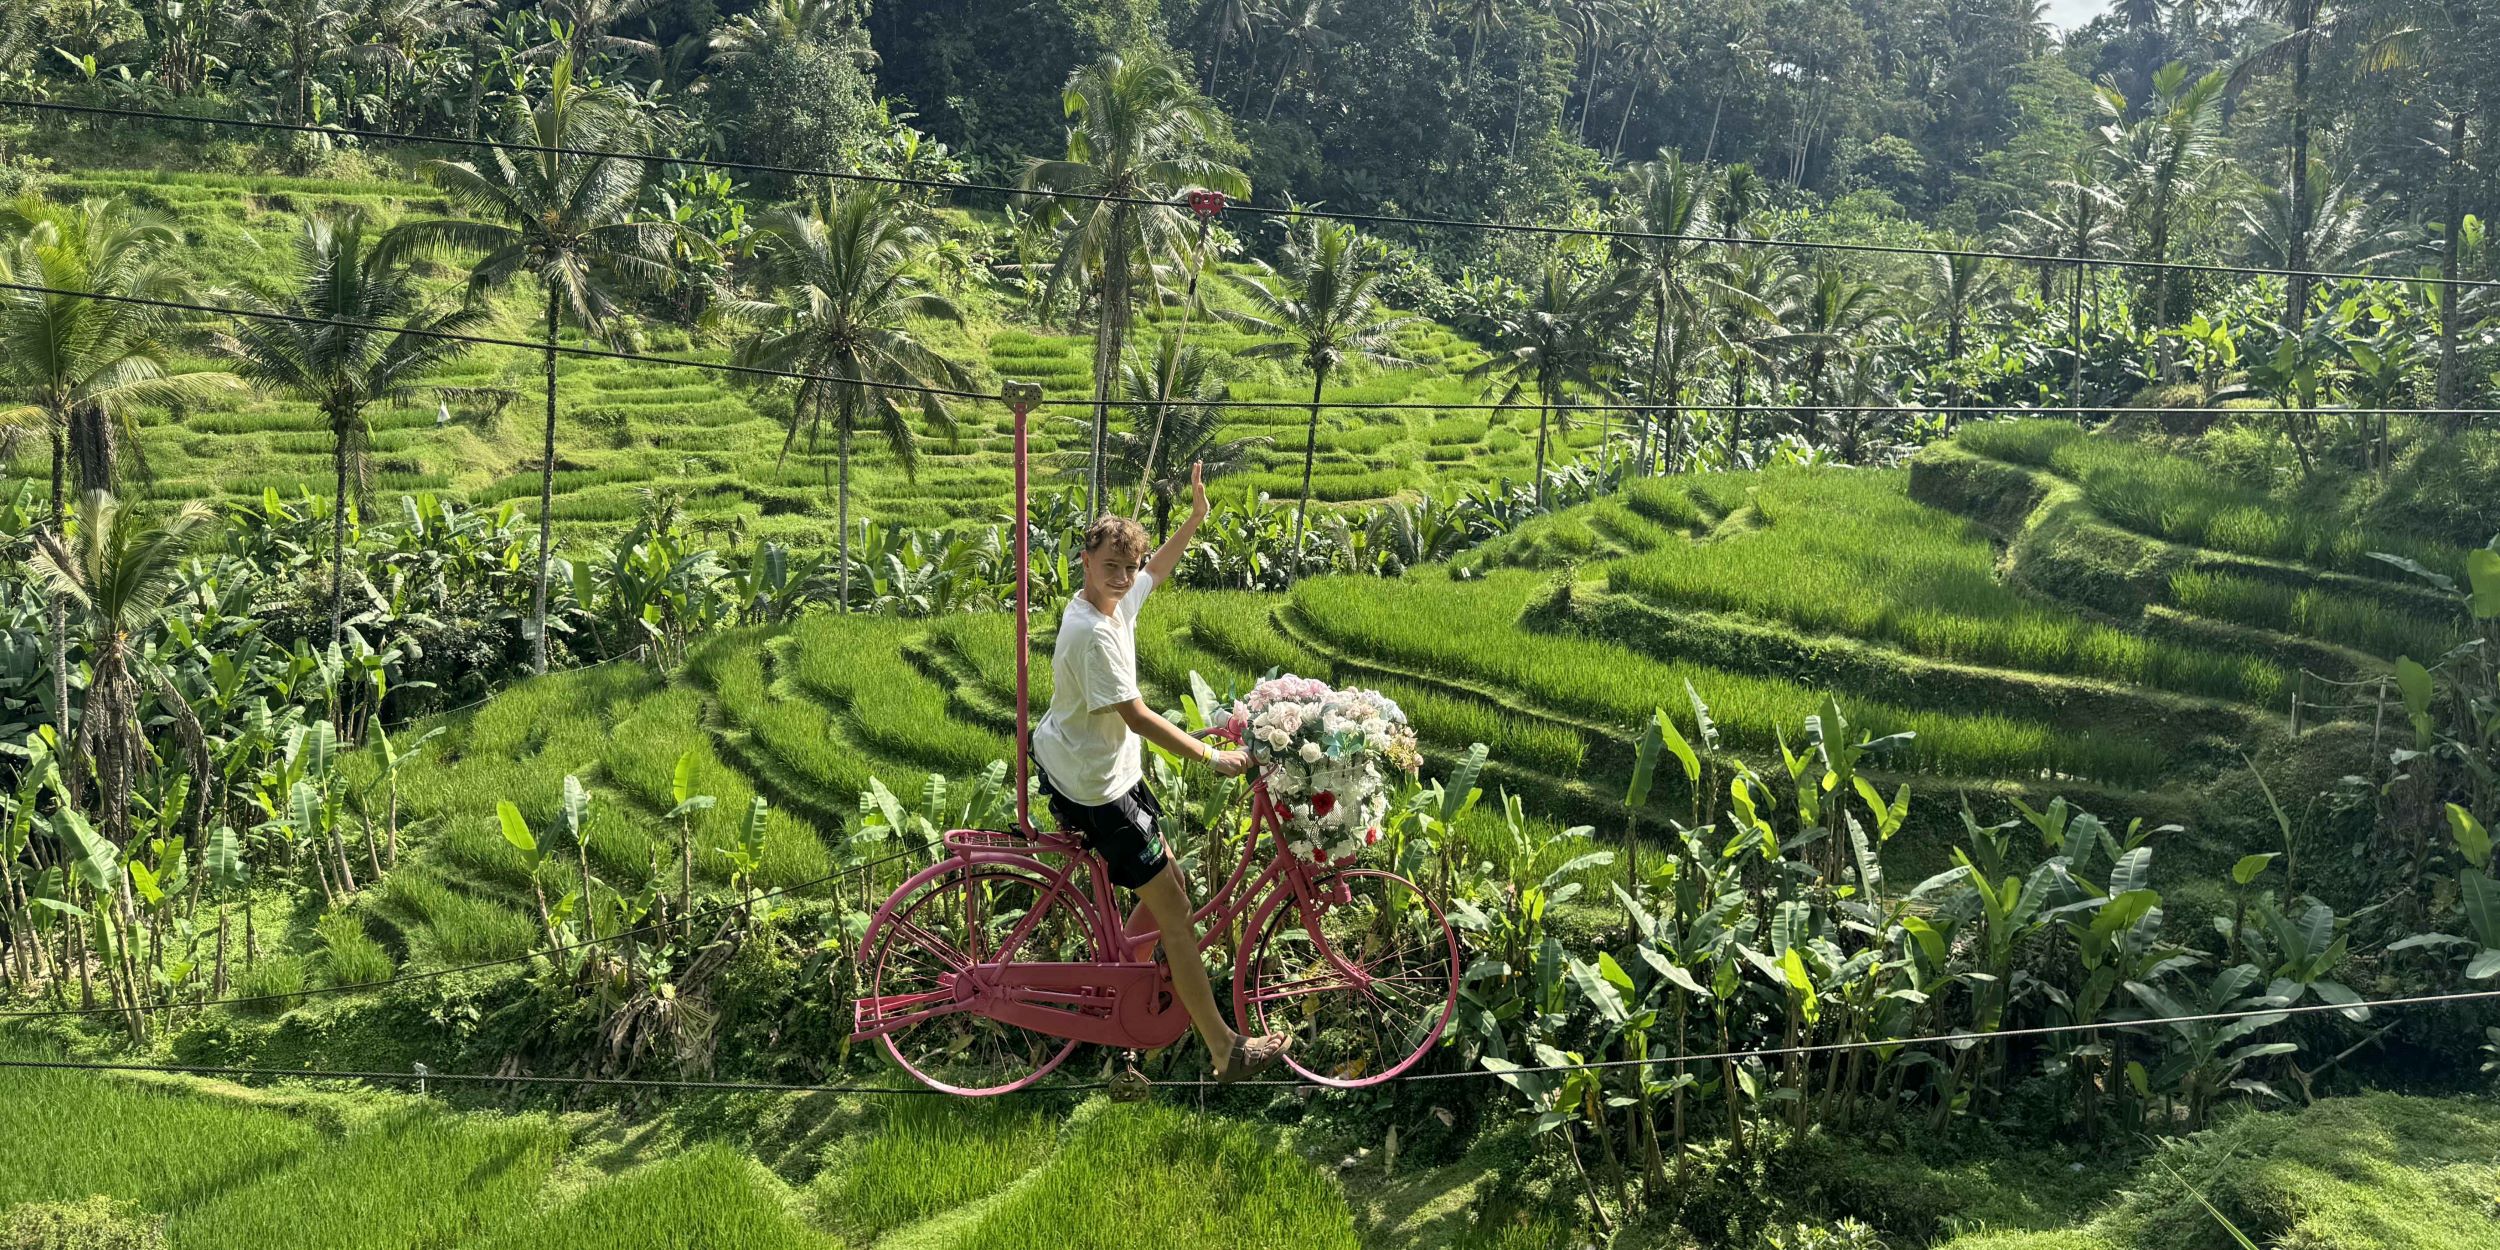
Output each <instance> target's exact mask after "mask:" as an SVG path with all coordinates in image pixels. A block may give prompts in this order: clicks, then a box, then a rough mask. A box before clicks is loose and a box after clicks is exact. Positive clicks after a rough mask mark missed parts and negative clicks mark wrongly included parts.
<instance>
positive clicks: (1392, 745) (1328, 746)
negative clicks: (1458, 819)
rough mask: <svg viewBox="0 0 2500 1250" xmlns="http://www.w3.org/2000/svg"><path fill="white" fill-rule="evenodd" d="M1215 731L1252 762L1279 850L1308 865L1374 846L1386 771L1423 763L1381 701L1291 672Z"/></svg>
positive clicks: (1373, 694)
mask: <svg viewBox="0 0 2500 1250" xmlns="http://www.w3.org/2000/svg"><path fill="white" fill-rule="evenodd" d="M1220 723H1222V725H1223V726H1224V728H1225V730H1226V731H1227V732H1228V733H1230V734H1231V735H1232V736H1233V737H1234V738H1236V739H1238V740H1239V741H1240V742H1241V744H1242V746H1243V748H1244V749H1245V750H1247V751H1249V752H1250V756H1251V758H1252V759H1254V760H1256V761H1257V762H1258V764H1259V766H1260V784H1262V785H1264V786H1265V787H1266V789H1267V797H1268V801H1269V802H1270V803H1273V804H1274V805H1275V807H1276V810H1277V814H1278V815H1279V816H1280V817H1281V818H1282V819H1283V821H1284V825H1285V844H1286V846H1288V847H1289V848H1291V850H1292V851H1293V853H1294V854H1295V855H1296V856H1298V857H1303V858H1307V859H1309V860H1310V861H1311V862H1312V863H1315V864H1326V863H1333V862H1336V861H1339V860H1345V859H1350V858H1352V857H1353V856H1354V855H1355V854H1356V853H1357V852H1359V851H1361V850H1362V849H1363V848H1364V847H1366V846H1370V845H1371V844H1373V843H1375V842H1378V841H1379V840H1380V825H1381V822H1382V821H1383V820H1385V819H1386V818H1387V817H1388V814H1389V788H1390V773H1391V771H1392V770H1394V771H1397V772H1404V773H1409V774H1411V773H1413V772H1414V771H1415V770H1416V769H1417V768H1419V767H1421V766H1422V763H1423V756H1422V754H1421V752H1420V751H1418V750H1417V748H1416V745H1415V731H1414V730H1413V729H1411V728H1408V726H1407V724H1406V713H1404V712H1402V711H1400V710H1398V705H1397V704H1396V703H1395V702H1393V701H1392V700H1391V699H1390V698H1389V697H1388V696H1387V695H1384V694H1381V693H1380V692H1379V691H1376V690H1334V689H1331V688H1329V686H1328V684H1327V683H1326V682H1322V681H1316V680H1313V679H1312V678H1308V677H1296V676H1294V675H1293V674H1291V673H1287V674H1285V675H1284V676H1282V677H1271V678H1269V679H1268V680H1266V681H1263V682H1260V683H1259V684H1258V685H1256V686H1253V687H1251V688H1250V693H1248V694H1246V695H1243V696H1242V697H1241V700H1240V701H1239V702H1237V703H1235V704H1233V706H1232V707H1231V708H1230V709H1228V710H1227V714H1226V715H1225V716H1224V717H1223V718H1222V720H1221V722H1220Z"/></svg>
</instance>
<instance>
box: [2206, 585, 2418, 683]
mask: <svg viewBox="0 0 2500 1250" xmlns="http://www.w3.org/2000/svg"><path fill="white" fill-rule="evenodd" d="M2170 602H2171V604H2172V605H2173V606H2175V607H2178V608H2180V609H2181V610H2183V611H2188V612H2193V613H2196V614H2197V615H2199V616H2209V617H2212V618H2214V619H2215V620H2221V621H2230V622H2233V623H2235V624H2240V625H2253V626H2256V627H2258V628H2260V629H2272V630H2280V631H2282V632H2284V633H2291V634H2302V635H2306V636H2308V637H2311V638H2320V639H2324V640H2325V641H2328V642H2333V643H2340V644H2342V645H2344V646H2347V647H2351V648H2353V649H2355V650H2358V651H2363V652H2367V653H2368V654H2371V655H2375V656H2378V657H2380V658H2382V659H2394V658H2396V657H2398V656H2411V657H2413V658H2414V659H2417V660H2420V661H2422V662H2423V663H2426V664H2427V663H2429V662H2430V661H2431V660H2432V659H2434V658H2436V657H2438V656H2441V655H2445V654H2447V652H2448V649H2449V648H2450V647H2453V646H2455V645H2457V644H2458V643H2459V642H2462V641H2464V638H2465V631H2464V630H2463V629H2462V628H2461V627H2460V624H2459V623H2458V622H2456V621H2453V620H2447V621H2443V620H2438V619H2434V618H2429V617H2424V616H2420V615H2416V614H2414V613H2411V612H2407V611H2404V610H2403V609H2401V608H2397V607H2395V606H2393V605H2390V604H2388V603H2386V602H2384V601H2381V600H2378V599H2371V598H2365V597H2363V596H2360V595H2352V594H2345V593H2342V592H2339V591H2334V590H2329V589H2326V588H2324V587H2321V586H2301V587H2293V586H2286V585H2284V584H2282V583H2280V582H2270V581H2259V580H2257V579H2256V578H2251V577H2240V576H2237V575H2235V574H2230V573H2200V572H2197V571H2194V570H2184V571H2182V572H2179V573H2176V574H2173V575H2172V577H2171V579H2170Z"/></svg>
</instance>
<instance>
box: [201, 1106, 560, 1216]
mask: <svg viewBox="0 0 2500 1250" xmlns="http://www.w3.org/2000/svg"><path fill="white" fill-rule="evenodd" d="M563 1142H564V1134H563V1132H562V1131H561V1130H559V1129H557V1128H556V1127H555V1126H554V1125H553V1124H552V1123H551V1122H549V1121H546V1120H543V1119H537V1118H531V1117H524V1118H519V1119H511V1120H499V1119H489V1118H483V1117H467V1116H459V1115H454V1114H450V1113H446V1112H442V1111H437V1110H433V1109H431V1108H427V1107H422V1106H412V1107H410V1108H408V1109H405V1110H400V1111H394V1112H391V1113H388V1114H385V1115H383V1116H381V1117H378V1118H377V1119H375V1120H374V1121H372V1122H370V1123H367V1124H363V1125H359V1126H357V1127H356V1128H354V1129H351V1130H350V1131H349V1132H348V1133H347V1134H346V1135H345V1136H344V1137H342V1138H340V1139H338V1140H335V1141H332V1142H327V1143H324V1146H323V1148H322V1149H320V1150H318V1151H315V1152H310V1153H308V1154H306V1155H305V1156H303V1157H301V1158H299V1159H297V1160H296V1161H294V1162H293V1163H292V1164H291V1165H290V1166H287V1167H284V1168H280V1169H277V1170H275V1171H271V1172H268V1173H265V1174H263V1175H259V1176H255V1177H253V1178H252V1179H250V1180H249V1181H247V1182H245V1183H243V1184H239V1185H235V1186H233V1187H231V1188H227V1189H224V1190H222V1191H220V1192H218V1193H216V1194H214V1195H212V1196H209V1197H208V1198H207V1199H206V1200H205V1201H201V1202H198V1203H197V1204H196V1205H186V1206H184V1207H182V1208H180V1209H178V1210H176V1211H174V1212H172V1213H171V1214H172V1218H171V1219H170V1220H169V1221H168V1223H167V1227H166V1232H167V1239H168V1240H169V1241H170V1242H172V1244H173V1245H175V1246H177V1247H181V1248H182V1250H194V1248H197V1250H209V1248H211V1247H218V1248H223V1247H233V1248H234V1250H267V1248H268V1247H274V1246H286V1245H303V1244H306V1243H305V1241H304V1240H303V1238H304V1236H305V1234H306V1233H307V1232H308V1231H310V1230H314V1229H318V1230H320V1232H319V1236H320V1239H321V1244H322V1245H323V1246H324V1247H334V1248H335V1250H368V1248H369V1250H402V1248H406V1250H415V1248H416V1247H422V1246H439V1245H465V1244H470V1243H471V1242H472V1241H473V1240H474V1239H476V1238H477V1237H478V1236H480V1235H481V1234H484V1233H486V1232H488V1231H489V1230H491V1229H493V1228H494V1227H496V1226H497V1225H499V1224H501V1223H503V1222H505V1221H507V1220H509V1219H510V1218H511V1217H512V1216H513V1215H514V1214H515V1213H516V1212H517V1211H518V1210H519V1209H521V1208H522V1207H523V1206H524V1204H526V1203H527V1202H528V1201H529V1200H530V1199H531V1198H532V1197H533V1196H534V1195H535V1194H536V1193H537V1192H538V1190H539V1187H540V1186H541V1185H542V1184H544V1183H545V1181H546V1179H547V1174H548V1172H549V1170H550V1169H551V1168H552V1167H553V1166H554V1163H555V1159H556V1155H557V1153H558V1151H559V1150H560V1149H561V1148H562V1146H563Z"/></svg>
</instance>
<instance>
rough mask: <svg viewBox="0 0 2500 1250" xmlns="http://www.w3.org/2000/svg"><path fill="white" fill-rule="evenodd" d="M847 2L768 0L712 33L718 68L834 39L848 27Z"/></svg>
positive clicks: (848, 11)
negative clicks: (776, 50) (777, 51)
mask: <svg viewBox="0 0 2500 1250" xmlns="http://www.w3.org/2000/svg"><path fill="white" fill-rule="evenodd" d="M849 15H850V8H849V6H848V5H847V4H846V3H845V2H844V0H769V2H768V3H765V4H761V5H758V6H756V8H755V9H754V10H753V11H752V12H747V13H741V14H739V15H738V16H737V17H735V18H733V19H731V20H730V21H729V22H728V23H727V24H725V25H723V26H722V27H721V28H720V29H719V30H717V31H714V32H713V33H712V38H711V49H712V55H713V58H714V60H715V61H716V63H717V64H718V65H721V66H728V65H733V64H736V63H737V62H740V61H745V60H752V59H754V58H756V57H760V56H763V55H765V54H767V53H769V52H771V51H773V50H774V49H776V48H787V47H791V46H794V45H797V44H801V43H809V42H816V41H821V40H824V39H828V38H831V37H832V36H833V35H834V34H835V33H836V32H838V31H840V30H842V29H843V27H844V26H845V25H846V24H847V23H848V21H849Z"/></svg>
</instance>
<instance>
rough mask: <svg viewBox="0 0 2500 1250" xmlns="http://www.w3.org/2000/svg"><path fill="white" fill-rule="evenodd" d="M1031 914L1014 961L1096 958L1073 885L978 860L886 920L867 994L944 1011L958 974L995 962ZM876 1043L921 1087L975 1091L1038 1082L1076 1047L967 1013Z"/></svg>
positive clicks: (921, 1023) (933, 1018)
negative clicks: (1056, 885)
mask: <svg viewBox="0 0 2500 1250" xmlns="http://www.w3.org/2000/svg"><path fill="white" fill-rule="evenodd" d="M1037 909H1038V910H1039V912H1040V914H1039V915H1038V916H1034V913H1035V912H1036V910H1037ZM1028 916H1033V922H1032V925H1031V927H1030V928H1029V929H1026V930H1025V936H1024V937H1023V939H1022V940H1021V941H1020V942H1018V943H1017V945H1016V948H1015V951H1014V958H1015V959H1017V960H1020V961H1031V962H1050V963H1056V962H1066V961H1080V960H1087V959H1091V958H1093V957H1094V951H1093V946H1092V942H1091V939H1090V937H1089V929H1088V926H1087V925H1086V922H1085V916H1084V913H1083V911H1082V910H1081V909H1079V908H1078V906H1077V905H1076V901H1075V900H1074V899H1073V898H1071V897H1070V896H1069V893H1068V892H1067V891H1065V890H1053V889H1052V888H1051V883H1050V881H1049V880H1048V879H1047V878H1045V877H1043V876H1041V875H1040V874H1039V873H1036V872H1034V871H1033V870H1031V869H1027V868H1022V867H1018V866H1015V865H1011V864H975V865H971V866H969V867H967V868H965V869H963V870H961V871H959V872H955V873H952V874H950V875H947V876H944V877H939V878H936V879H934V880H932V881H930V882H929V883H928V884H926V885H924V886H922V887H921V888H920V890H919V893H918V894H917V895H916V896H915V897H914V898H912V899H911V901H910V902H908V903H906V904H905V905H904V906H903V907H902V909H901V910H899V911H897V912H895V913H893V914H892V915H891V916H889V917H888V918H887V921H886V924H885V925H884V927H883V928H882V929H880V930H879V931H878V934H877V937H876V938H875V940H874V941H875V944H874V948H873V951H872V953H871V955H870V957H869V960H868V966H869V990H870V992H871V993H872V994H874V995H876V996H877V999H878V1000H879V1001H880V1002H885V1003H895V1004H906V1005H908V1004H910V1003H912V1002H913V1000H918V1001H920V1002H924V1003H926V1004H927V1006H928V1007H931V1008H939V1009H942V1008H944V1007H945V1006H946V1005H947V1004H949V1003H952V1002H955V1001H958V1000H957V998H956V980H957V977H958V976H959V975H960V974H961V973H963V972H964V971H965V970H966V969H968V968H970V967H971V966H973V965H975V964H981V963H989V962H993V961H995V960H997V959H998V958H999V954H1000V950H1001V948H1002V947H1003V946H1004V945H1005V944H1006V943H1007V942H1008V941H1009V940H1011V939H1012V938H1013V936H1014V935H1015V934H1016V932H1017V931H1018V929H1019V927H1020V926H1022V925H1023V924H1024V922H1025V920H1026V918H1027V917H1028ZM879 1040H881V1041H883V1042H884V1043H885V1049H886V1053H887V1054H889V1055H892V1056H893V1057H894V1062H896V1063H898V1064H901V1065H902V1067H903V1070H904V1071H906V1072H909V1073H911V1074H912V1076H913V1077H914V1078H915V1079H917V1080H919V1081H920V1082H921V1083H923V1084H925V1085H928V1086H929V1087H931V1088H933V1089H938V1090H943V1091H945V1092H947V1093H951V1094H966V1095H971V1096H975V1097H978V1096H982V1095H988V1094H1004V1093H1007V1092H1009V1091H1012V1090H1018V1089H1022V1088H1024V1087H1025V1086H1027V1085H1030V1084H1032V1083H1033V1082H1035V1081H1037V1080H1040V1079H1041V1078H1042V1077H1044V1076H1047V1075H1049V1074H1050V1072H1051V1070H1052V1069H1054V1068H1057V1067H1058V1066H1059V1065H1060V1063H1061V1062H1062V1061H1064V1060H1066V1059H1067V1057H1068V1054H1069V1052H1071V1051H1073V1050H1075V1049H1076V1045H1077V1044H1076V1042H1074V1041H1073V1040H1070V1039H1067V1038H1060V1037H1052V1036H1050V1035H1048V1034H1045V1033H1036V1032H1034V1031H1033V1030H1031V1029H1027V1028H1023V1027H1021V1026H1019V1025H1013V1024H1007V1023H1004V1022H1001V1021H998V1020H993V1019H991V1018H989V1017H987V1016H984V1015H980V1014H977V1013H975V1012H973V1011H968V1010H960V1011H945V1010H939V1011H938V1012H937V1014H933V1015H930V1016H928V1017H926V1018H923V1019H920V1020H917V1021H915V1022H913V1023H911V1024H908V1025H905V1026H903V1027H901V1028H898V1029H895V1030H894V1031H893V1032H890V1033H886V1034H884V1035H883V1036H882V1037H881V1038H880V1039H879Z"/></svg>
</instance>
